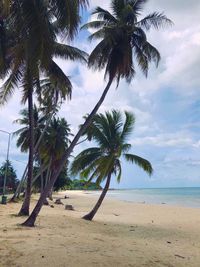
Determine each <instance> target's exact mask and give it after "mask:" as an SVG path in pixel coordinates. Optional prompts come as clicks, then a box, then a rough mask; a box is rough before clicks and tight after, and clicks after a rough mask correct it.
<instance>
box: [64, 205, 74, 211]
mask: <svg viewBox="0 0 200 267" xmlns="http://www.w3.org/2000/svg"><path fill="white" fill-rule="evenodd" d="M65 210H74V207H73V206H72V205H65Z"/></svg>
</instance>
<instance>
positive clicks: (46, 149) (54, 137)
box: [40, 117, 72, 193]
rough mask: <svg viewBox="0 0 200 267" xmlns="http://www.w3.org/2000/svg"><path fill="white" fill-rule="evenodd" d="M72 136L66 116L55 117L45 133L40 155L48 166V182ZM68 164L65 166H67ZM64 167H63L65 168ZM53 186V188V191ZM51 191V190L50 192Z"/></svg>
mask: <svg viewBox="0 0 200 267" xmlns="http://www.w3.org/2000/svg"><path fill="white" fill-rule="evenodd" d="M70 136H72V134H71V130H70V127H69V124H68V123H67V121H66V120H65V119H64V118H61V119H60V118H55V117H54V118H53V119H52V121H51V123H50V125H49V126H48V127H47V130H46V132H45V134H44V141H43V143H42V145H41V148H40V157H41V160H42V161H43V162H44V165H47V166H48V170H47V173H46V184H47V182H48V180H49V179H50V176H51V173H52V171H53V170H54V168H55V167H56V165H57V164H59V161H60V160H61V158H62V156H63V154H64V152H65V151H66V150H67V148H68V146H69V144H70V140H69V137H70ZM65 167H66V166H64V168H65ZM64 168H63V169H64ZM52 189H53V186H52V188H51V191H52ZM49 193H50V192H49Z"/></svg>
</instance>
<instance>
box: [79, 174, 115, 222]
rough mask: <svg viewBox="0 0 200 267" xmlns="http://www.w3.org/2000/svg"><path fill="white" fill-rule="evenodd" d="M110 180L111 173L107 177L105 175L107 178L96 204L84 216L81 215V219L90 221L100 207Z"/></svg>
mask: <svg viewBox="0 0 200 267" xmlns="http://www.w3.org/2000/svg"><path fill="white" fill-rule="evenodd" d="M110 180H111V173H109V175H108V177H107V180H106V184H105V187H104V189H103V191H102V193H101V195H100V197H99V199H98V201H97V203H96V205H95V206H94V208H93V209H92V210H91V211H90V212H89V213H88V214H86V215H85V216H83V219H84V220H88V221H91V220H92V219H93V218H94V216H95V214H96V213H97V211H98V209H99V208H100V206H101V204H102V202H103V200H104V198H105V196H106V193H107V191H108V189H109V186H110Z"/></svg>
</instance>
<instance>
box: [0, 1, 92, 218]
mask: <svg viewBox="0 0 200 267" xmlns="http://www.w3.org/2000/svg"><path fill="white" fill-rule="evenodd" d="M4 2H5V3H7V2H9V8H8V5H6V4H3V8H2V10H0V17H1V16H3V19H2V20H0V31H1V32H2V36H1V37H0V77H1V78H6V81H5V83H4V85H3V87H2V88H1V90H0V103H5V102H6V101H7V100H8V99H9V98H10V96H11V94H12V93H13V91H14V89H15V88H16V87H22V88H23V98H22V102H23V103H26V102H28V110H29V111H28V114H29V123H30V127H29V131H30V142H29V160H28V162H29V163H28V164H29V166H28V180H27V189H26V196H25V199H24V202H23V205H22V208H21V210H20V212H19V214H20V215H28V214H29V206H30V193H31V183H32V176H33V154H34V130H33V128H34V125H33V119H34V118H33V94H34V93H35V91H36V88H37V89H38V88H39V90H40V82H39V80H40V76H41V75H45V76H47V77H48V78H50V80H51V82H54V83H56V84H57V85H59V86H58V87H60V88H63V87H65V88H68V96H69V97H70V96H71V89H72V85H71V83H70V81H69V78H68V77H67V76H66V75H65V74H64V73H63V71H62V70H61V69H60V67H59V66H58V65H57V64H56V63H55V61H54V57H61V58H64V59H70V60H77V59H78V60H81V61H85V56H86V54H85V53H84V52H83V51H81V50H79V49H77V48H74V47H72V46H69V45H65V44H61V43H58V34H61V33H63V34H64V35H65V36H66V37H68V38H69V39H72V38H74V36H75V34H76V32H77V27H78V24H79V22H80V16H79V9H80V5H83V4H84V3H85V4H86V2H87V1H84V0H82V1H80V0H79V1H74V0H70V1H69V0H68V1H29V0H21V1H4ZM61 2H62V4H61ZM61 8H62V9H61ZM5 10H6V12H5ZM64 13H65V15H63V14H64ZM67 16H68V19H67Z"/></svg>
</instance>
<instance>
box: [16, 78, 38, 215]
mask: <svg viewBox="0 0 200 267" xmlns="http://www.w3.org/2000/svg"><path fill="white" fill-rule="evenodd" d="M30 80H31V79H30ZM28 113H29V136H30V143H29V159H28V178H27V186H26V193H25V198H24V201H23V204H22V207H21V210H20V211H19V216H29V207H30V200H31V186H32V180H33V155H34V116H33V88H32V83H31V84H30V87H29V92H28Z"/></svg>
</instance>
